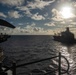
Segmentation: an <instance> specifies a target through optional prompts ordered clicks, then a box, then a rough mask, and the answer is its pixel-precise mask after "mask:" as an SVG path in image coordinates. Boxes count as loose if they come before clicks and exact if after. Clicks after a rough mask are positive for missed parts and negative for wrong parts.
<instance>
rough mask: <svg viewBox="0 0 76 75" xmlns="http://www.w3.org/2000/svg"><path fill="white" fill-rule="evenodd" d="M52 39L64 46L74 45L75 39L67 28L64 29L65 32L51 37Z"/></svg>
mask: <svg viewBox="0 0 76 75" xmlns="http://www.w3.org/2000/svg"><path fill="white" fill-rule="evenodd" d="M53 39H54V40H55V41H58V42H61V43H64V44H75V43H76V39H75V37H74V34H73V33H72V32H70V30H69V27H66V30H65V31H63V32H61V33H58V34H54V35H53Z"/></svg>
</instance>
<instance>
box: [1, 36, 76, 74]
mask: <svg viewBox="0 0 76 75" xmlns="http://www.w3.org/2000/svg"><path fill="white" fill-rule="evenodd" d="M0 47H1V48H2V49H3V52H4V55H5V57H8V58H10V60H14V61H15V62H16V64H17V65H19V64H23V63H29V62H32V61H36V60H40V59H45V58H49V57H53V56H57V55H58V54H59V52H61V54H62V55H63V56H65V57H66V58H67V59H68V61H69V63H70V69H69V74H68V73H65V74H63V75H76V66H75V65H76V45H72V46H66V45H63V44H61V43H60V42H56V41H54V40H53V37H52V36H51V35H15V36H11V38H9V39H8V40H7V41H6V42H3V43H0ZM5 63H6V62H5ZM57 68H58V58H55V59H53V60H47V61H42V62H38V63H35V64H31V65H26V66H23V67H19V68H17V69H16V72H17V75H43V74H39V72H38V73H36V72H34V71H36V70H37V69H38V70H41V71H43V72H45V73H46V72H50V71H53V70H55V69H57ZM62 68H63V69H65V70H66V68H67V64H66V61H65V60H64V59H62ZM47 75H58V71H56V72H53V73H50V74H47Z"/></svg>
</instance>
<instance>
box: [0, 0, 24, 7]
mask: <svg viewBox="0 0 76 75" xmlns="http://www.w3.org/2000/svg"><path fill="white" fill-rule="evenodd" d="M24 1H25V0H0V3H2V4H5V5H10V6H19V5H22V4H23V3H24Z"/></svg>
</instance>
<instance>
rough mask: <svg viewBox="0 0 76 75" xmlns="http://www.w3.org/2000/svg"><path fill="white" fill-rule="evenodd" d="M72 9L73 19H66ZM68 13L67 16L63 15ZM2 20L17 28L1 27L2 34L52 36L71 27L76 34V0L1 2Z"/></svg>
mask: <svg viewBox="0 0 76 75" xmlns="http://www.w3.org/2000/svg"><path fill="white" fill-rule="evenodd" d="M63 7H71V12H70V13H71V17H69V18H66V16H67V15H68V14H69V13H67V12H68V11H67V10H66V11H62V8H63ZM62 12H63V14H65V13H67V14H66V16H64V17H63V15H62ZM0 19H4V20H6V21H8V22H9V23H11V24H13V25H14V26H16V28H15V29H11V28H8V27H3V26H0V31H1V32H6V33H8V34H11V35H50V34H54V32H56V33H57V32H60V31H62V30H63V29H65V27H70V28H71V30H72V31H73V32H75V30H76V29H75V27H76V1H75V0H0Z"/></svg>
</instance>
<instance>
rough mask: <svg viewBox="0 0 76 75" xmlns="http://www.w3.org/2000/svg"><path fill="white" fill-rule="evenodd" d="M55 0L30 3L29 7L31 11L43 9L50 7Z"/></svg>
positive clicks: (40, 0)
mask: <svg viewBox="0 0 76 75" xmlns="http://www.w3.org/2000/svg"><path fill="white" fill-rule="evenodd" d="M54 1H55V0H52V1H44V0H34V1H33V2H28V5H27V7H30V9H36V8H38V9H43V8H44V7H45V6H48V5H50V4H51V3H53V2H54Z"/></svg>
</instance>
